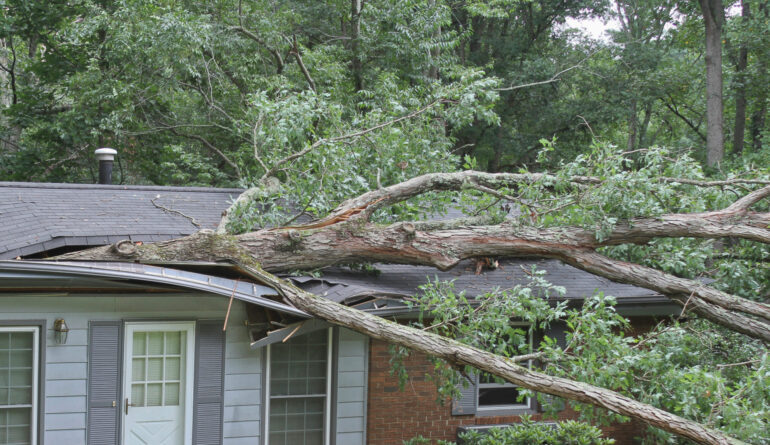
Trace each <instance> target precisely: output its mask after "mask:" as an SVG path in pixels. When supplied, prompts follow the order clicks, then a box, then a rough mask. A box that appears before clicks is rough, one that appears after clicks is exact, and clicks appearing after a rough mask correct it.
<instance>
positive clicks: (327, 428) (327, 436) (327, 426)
mask: <svg viewBox="0 0 770 445" xmlns="http://www.w3.org/2000/svg"><path fill="white" fill-rule="evenodd" d="M326 331H327V334H326V335H327V342H326V394H325V396H324V397H325V399H326V400H325V404H324V445H330V444H331V408H332V397H331V396H332V369H333V368H332V350H333V348H332V342H333V341H334V335H333V328H327V330H326ZM311 334H312V333H308V334H303V335H311ZM289 340H290V339H289ZM284 341H287V340H284ZM266 348H267V352H266V354H265V380H264V381H265V388H264V393H265V416H264V417H265V419H264V423H265V428H264V436H265V437H264V438H263V441H262V443H263V444H264V445H270V368H271V364H272V363H271V361H270V355H271V345H267V347H266Z"/></svg>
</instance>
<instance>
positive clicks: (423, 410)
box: [366, 340, 642, 445]
mask: <svg viewBox="0 0 770 445" xmlns="http://www.w3.org/2000/svg"><path fill="white" fill-rule="evenodd" d="M405 365H406V367H407V369H408V370H409V376H410V379H409V381H408V382H407V384H406V387H405V388H404V390H403V391H400V390H399V387H398V379H397V378H396V377H394V376H391V375H390V353H389V352H388V345H387V343H385V342H382V341H378V340H372V341H371V346H370V355H369V390H368V391H369V394H368V417H367V442H366V443H367V444H368V445H401V444H402V441H404V440H407V439H410V438H412V437H415V436H417V435H422V436H423V437H426V438H430V439H433V440H438V439H444V440H455V438H456V434H457V427H459V426H463V425H493V424H504V423H513V422H518V421H520V418H519V417H518V416H502V417H486V416H484V417H476V416H473V415H470V416H453V415H452V408H451V404H450V403H449V401H447V402H445V403H444V405H443V406H442V405H440V404H439V403H437V401H436V400H437V393H436V387H435V385H434V384H433V383H432V382H431V381H430V380H429V379H427V378H426V377H425V374H426V373H428V372H430V370H431V369H432V366H433V365H432V364H431V363H430V362H429V361H428V360H427V358H426V357H425V356H424V355H422V354H419V353H412V354H411V356H410V357H409V358H408V359H407V360H406V361H405ZM576 417H577V415H576V413H575V412H574V411H572V410H569V409H567V410H565V411H563V412H561V413H560V414H559V419H561V420H566V419H574V418H576ZM532 418H533V419H535V420H538V419H540V418H541V416H540V415H539V414H535V415H533V416H532ZM603 430H604V432H605V435H606V436H607V437H612V438H614V439H615V440H616V443H617V445H630V444H633V443H634V441H633V437H634V436H639V435H640V434H641V431H642V428H641V426H640V425H639V424H637V423H635V422H628V423H624V424H618V425H612V426H610V427H607V428H603Z"/></svg>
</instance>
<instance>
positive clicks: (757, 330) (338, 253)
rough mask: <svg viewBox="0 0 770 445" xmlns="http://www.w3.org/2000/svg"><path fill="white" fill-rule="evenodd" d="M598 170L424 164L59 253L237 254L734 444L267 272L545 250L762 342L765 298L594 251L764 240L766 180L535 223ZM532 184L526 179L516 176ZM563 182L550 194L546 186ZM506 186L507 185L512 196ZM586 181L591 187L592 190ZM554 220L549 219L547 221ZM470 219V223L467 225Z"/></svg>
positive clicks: (456, 348)
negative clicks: (444, 196)
mask: <svg viewBox="0 0 770 445" xmlns="http://www.w3.org/2000/svg"><path fill="white" fill-rule="evenodd" d="M606 182H607V181H606V180H605V179H601V178H599V177H592V176H570V177H566V178H565V177H551V176H549V175H542V174H488V173H480V172H473V171H466V172H458V173H436V174H429V175H424V176H420V177H417V178H414V179H411V180H408V181H405V182H402V183H399V184H395V185H392V186H389V187H385V188H380V189H378V190H374V191H372V192H369V193H366V194H363V195H361V196H358V197H356V198H353V199H350V200H348V201H345V202H343V203H342V204H340V205H339V206H338V207H337V208H336V209H334V210H333V211H332V212H331V213H330V214H329V215H328V216H327V217H325V218H323V219H320V220H318V221H316V222H313V223H309V224H303V225H295V226H286V227H279V228H265V229H260V230H256V231H253V232H249V233H244V234H240V235H226V234H218V233H214V232H209V231H203V232H199V233H196V234H194V235H192V236H189V237H185V238H180V239H176V240H171V241H165V242H160V243H154V244H143V245H138V244H135V243H132V242H130V241H121V242H119V243H116V244H114V245H111V246H104V247H100V248H96V249H91V250H87V251H82V252H75V253H71V254H67V255H63V256H61V257H59V258H60V259H78V260H84V259H87V260H132V261H140V262H154V261H191V260H208V261H211V260H222V259H228V260H231V261H236V262H238V263H240V264H241V265H242V266H243V267H244V268H246V269H247V270H249V271H251V273H252V274H253V275H254V276H255V278H256V279H258V280H259V281H262V282H264V283H266V284H269V285H271V286H273V287H274V288H275V289H277V290H278V291H279V292H280V293H281V294H282V296H283V297H284V298H285V299H286V300H287V301H289V302H290V303H291V304H293V305H294V306H295V307H297V308H299V309H301V310H303V311H306V312H307V313H309V314H311V315H313V316H315V317H319V318H322V319H325V320H327V321H330V322H332V323H336V324H339V325H342V326H345V327H348V328H350V329H353V330H356V331H358V332H361V333H364V334H366V335H368V336H370V337H372V338H377V339H382V340H385V341H388V342H390V343H394V344H398V345H402V346H405V347H408V348H410V349H413V350H417V351H421V352H424V353H426V354H429V355H432V356H435V357H439V358H441V359H443V360H445V361H446V362H448V363H450V364H452V365H454V366H456V367H462V366H466V365H468V366H472V367H474V368H476V369H478V370H481V371H484V372H488V373H491V374H494V375H497V376H499V377H501V378H503V379H505V380H507V381H509V382H512V383H514V384H517V385H520V386H522V387H524V388H528V389H531V390H534V391H538V392H542V393H546V394H551V395H555V396H559V397H564V398H566V399H570V400H575V401H579V402H583V403H589V404H592V405H595V406H599V407H602V408H606V409H608V410H611V411H614V412H616V413H619V414H622V415H625V416H629V417H632V418H635V419H639V420H641V421H644V422H646V423H648V424H650V425H653V426H656V427H658V428H661V429H663V430H666V431H669V432H671V433H674V434H677V435H680V436H682V437H686V438H689V439H692V440H694V441H696V442H699V443H709V444H722V443H740V441H738V440H736V439H733V438H730V437H728V436H726V435H724V434H723V433H721V432H719V431H716V430H714V429H711V428H708V427H705V426H703V425H700V424H698V423H697V422H693V421H691V420H687V419H684V418H682V417H679V416H677V415H674V414H671V413H668V412H666V411H664V410H661V409H658V408H655V407H653V406H650V405H647V404H643V403H640V402H637V401H635V400H633V399H631V398H628V397H626V396H623V395H621V394H618V393H616V392H614V391H611V390H609V389H604V388H599V387H596V386H592V385H587V384H585V383H580V382H576V381H573V380H569V379H564V378H559V377H553V376H549V375H546V374H543V373H540V372H537V371H532V370H530V369H527V368H525V367H522V366H519V365H517V364H516V361H517V359H516V358H513V359H511V358H504V357H501V356H497V355H494V354H491V353H489V352H485V351H482V350H480V349H477V348H473V347H470V346H467V345H464V344H462V343H459V342H456V341H454V340H451V339H447V338H444V337H441V336H438V335H436V334H432V333H429V332H424V331H420V330H416V329H413V328H410V327H407V326H403V325H399V324H396V323H393V322H389V321H387V320H383V319H381V318H378V317H375V316H371V315H368V314H364V313H361V312H360V311H358V310H355V309H352V308H348V307H344V306H341V305H338V304H336V303H333V302H331V301H328V300H326V299H323V298H320V297H316V296H314V295H312V294H309V293H307V292H304V291H302V290H300V289H298V288H296V287H295V286H293V285H291V284H290V283H288V282H286V281H285V280H282V279H280V278H277V277H276V276H274V275H273V274H272V273H275V272H285V271H290V270H307V269H317V268H320V267H324V266H330V265H337V264H346V263H353V262H380V263H399V264H419V265H430V266H434V267H437V268H439V269H448V268H451V267H452V266H454V265H456V264H457V263H458V262H459V261H461V260H463V259H466V258H480V257H512V256H519V257H521V256H523V257H541V258H555V259H559V260H561V261H563V262H565V263H568V264H570V265H572V266H574V267H577V268H579V269H582V270H585V271H587V272H591V273H594V274H597V275H600V276H604V277H607V278H609V279H611V280H614V281H618V282H623V283H629V284H633V285H636V286H639V287H645V288H648V289H651V290H654V291H656V292H658V293H660V294H662V295H665V296H667V297H669V298H670V299H671V300H672V301H675V302H677V303H679V304H680V305H681V306H682V308H683V309H682V312H683V313H685V312H687V311H692V312H694V313H697V314H698V315H699V316H701V317H703V318H706V319H708V320H710V321H712V322H714V323H717V324H720V325H722V326H724V327H727V328H729V329H732V330H734V331H737V332H740V333H743V334H745V335H748V336H750V337H753V338H756V339H760V340H761V341H763V342H765V343H768V342H770V306H769V305H768V304H766V303H763V302H758V301H753V300H749V299H745V298H742V297H739V296H737V295H733V294H730V293H727V292H724V291H720V290H718V289H715V288H714V287H711V286H708V285H706V284H704V282H702V281H700V280H694V279H687V278H681V277H678V276H676V275H673V274H671V273H667V272H665V271H662V270H659V269H656V268H653V267H649V266H644V265H641V264H636V263H632V262H628V261H621V260H619V259H617V258H613V257H612V256H611V255H610V254H607V252H605V251H604V250H606V249H608V248H611V247H612V246H618V245H628V244H631V245H646V244H648V243H650V242H652V241H654V240H658V239H664V238H671V237H676V238H679V237H686V238H698V239H726V238H729V239H743V240H747V241H748V242H754V243H765V244H767V243H769V242H770V230H768V227H770V213H767V212H761V211H755V210H753V208H754V207H755V206H759V205H761V204H760V203H762V201H763V200H764V199H765V198H767V197H768V196H770V186H768V185H764V187H761V188H757V189H756V190H753V191H749V192H747V193H744V196H742V197H740V198H739V199H737V200H735V201H734V202H733V203H731V204H729V205H727V206H725V207H724V208H721V209H716V210H711V211H706V212H698V213H661V214H658V215H654V216H642V217H636V218H628V219H625V220H622V221H620V220H617V221H614V222H613V224H612V226H611V227H610V228H609V229H602V230H598V231H597V230H596V229H590V228H587V227H585V226H581V225H558V224H554V225H551V226H549V225H547V224H541V223H539V221H538V219H537V218H538V217H542V216H543V215H546V214H548V213H550V212H553V211H558V210H559V209H560V206H564V204H563V200H565V199H566V200H568V201H569V200H570V199H574V196H583V195H582V194H585V193H588V192H587V191H586V188H587V187H588V188H589V191H590V188H591V187H602V186H603V185H604V184H605V183H606ZM661 182H669V183H673V184H685V185H687V186H689V187H725V186H730V185H734V184H739V185H740V186H742V187H757V186H758V185H763V184H766V182H765V181H761V180H740V179H738V180H728V181H722V182H720V181H716V182H713V181H712V182H707V181H698V180H692V179H689V180H688V179H683V180H679V181H677V180H676V179H675V178H663V179H661ZM533 186H535V187H536V189H531V188H529V189H528V187H533ZM565 187H566V188H568V189H569V190H570V192H569V193H566V194H564V193H562V194H561V195H559V192H558V190H560V189H564V188H565ZM544 189H549V190H551V189H553V190H556V192H555V195H557V196H561V198H560V200H557V201H555V202H553V203H552V204H551V205H550V206H549V207H548V208H544V207H538V210H537V211H535V212H532V213H527V212H526V209H530V208H532V207H533V205H534V200H533V198H531V197H529V198H528V197H527V196H528V193H531V192H532V191H533V190H535V191H537V192H539V191H542V190H544ZM467 190H473V191H474V192H477V193H484V194H487V195H492V196H494V197H496V198H497V199H504V200H506V201H509V202H519V203H521V205H522V208H524V209H525V211H521V210H520V211H519V212H518V214H515V215H514V217H513V219H510V218H509V219H506V220H505V221H503V222H501V223H498V224H492V223H491V222H490V221H488V220H485V218H484V217H483V215H482V216H478V215H476V216H475V217H470V218H461V219H458V220H454V221H440V222H435V221H427V222H426V221H421V222H395V223H389V224H383V223H376V222H372V218H373V216H374V215H376V212H377V211H378V210H380V209H383V208H385V207H387V206H392V205H396V204H398V203H401V202H404V201H406V200H408V199H410V198H414V197H417V196H420V195H423V194H426V193H433V192H438V191H467ZM511 191H517V192H518V196H512V195H511V194H510V193H511ZM593 191H595V190H593ZM557 222H559V221H557ZM474 223H476V224H478V223H482V224H481V225H474Z"/></svg>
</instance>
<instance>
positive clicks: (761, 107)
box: [749, 2, 768, 153]
mask: <svg viewBox="0 0 770 445" xmlns="http://www.w3.org/2000/svg"><path fill="white" fill-rule="evenodd" d="M754 14H755V15H756V16H757V19H759V20H761V19H765V20H767V18H768V14H767V5H766V4H765V3H764V2H761V3H760V4H759V8H758V9H757V10H755V11H754ZM756 51H757V52H758V54H756V56H755V57H756V58H757V77H756V78H757V79H766V78H767V56H766V54H767V49H765V48H761V47H760V48H756ZM753 91H756V93H755V94H756V96H755V98H754V103H755V105H754V106H753V107H752V108H754V111H753V112H752V113H751V124H750V127H749V133H750V135H751V149H752V150H753V151H754V152H755V153H756V152H758V151H759V150H761V149H762V131H763V130H764V129H765V115H767V88H766V87H765V86H764V85H762V86H760V87H759V88H754V89H753Z"/></svg>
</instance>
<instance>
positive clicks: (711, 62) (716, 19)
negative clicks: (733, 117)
mask: <svg viewBox="0 0 770 445" xmlns="http://www.w3.org/2000/svg"><path fill="white" fill-rule="evenodd" d="M700 5H701V11H702V12H703V21H704V23H705V27H706V124H707V127H708V128H707V131H706V164H707V165H708V166H710V167H714V166H716V165H717V164H718V163H720V162H721V161H722V159H723V158H724V128H723V125H724V123H723V117H722V23H723V21H724V8H723V7H722V0H700Z"/></svg>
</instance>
